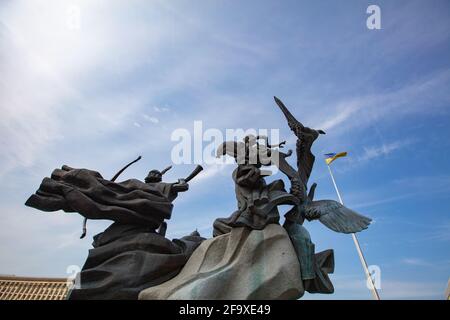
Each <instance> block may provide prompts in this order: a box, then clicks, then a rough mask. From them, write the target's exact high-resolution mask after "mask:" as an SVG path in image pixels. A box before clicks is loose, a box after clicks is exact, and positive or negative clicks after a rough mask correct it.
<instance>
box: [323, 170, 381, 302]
mask: <svg viewBox="0 0 450 320" xmlns="http://www.w3.org/2000/svg"><path fill="white" fill-rule="evenodd" d="M327 167H328V171H329V172H330V176H331V180H332V181H333V185H334V189H335V190H336V193H337V196H338V198H339V202H340V203H341V204H342V205H344V201H342V197H341V194H340V192H339V189H338V187H337V184H336V181H335V180H334V176H333V172H332V171H331V167H330V165H329V164H327ZM352 238H353V242H354V243H355V247H356V251H357V252H358V256H359V260H360V261H361V264H362V266H363V269H364V272H365V274H366V278H367V279H368V280H369V282H370V286H371V291H372V295H373V297H374V299H375V300H380V296H379V294H378V291H377V288H376V287H375V283H374V282H373V279H372V277H371V276H370V272H369V268H368V266H367V262H366V259H365V258H364V254H363V252H362V250H361V246H360V245H359V241H358V238H357V237H356V234H355V233H352Z"/></svg>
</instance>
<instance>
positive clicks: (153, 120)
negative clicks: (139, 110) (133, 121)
mask: <svg viewBox="0 0 450 320" xmlns="http://www.w3.org/2000/svg"><path fill="white" fill-rule="evenodd" d="M144 119H145V120H147V121H148V122H151V123H153V124H157V123H159V119H158V118H156V117H151V116H149V115H146V114H144Z"/></svg>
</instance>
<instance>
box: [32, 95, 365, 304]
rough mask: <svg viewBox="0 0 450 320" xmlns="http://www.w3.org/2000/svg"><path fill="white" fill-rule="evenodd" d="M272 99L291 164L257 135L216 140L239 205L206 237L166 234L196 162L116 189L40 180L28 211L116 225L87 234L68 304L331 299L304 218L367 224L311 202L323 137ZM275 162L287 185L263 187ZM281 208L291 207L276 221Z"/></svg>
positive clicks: (100, 181) (87, 181)
mask: <svg viewBox="0 0 450 320" xmlns="http://www.w3.org/2000/svg"><path fill="white" fill-rule="evenodd" d="M275 102H276V104H277V105H278V107H279V108H280V110H281V111H282V113H283V115H284V116H285V118H286V119H287V123H288V126H289V128H290V129H291V130H292V132H293V133H294V135H295V137H296V150H295V155H296V167H297V168H294V167H292V166H291V165H290V164H289V163H288V161H287V159H288V158H289V157H290V156H292V155H293V151H292V150H289V151H288V152H286V153H284V152H282V151H280V150H281V149H282V148H283V147H284V144H285V141H283V142H281V143H279V144H277V145H271V144H270V142H269V139H268V138H267V137H265V136H254V135H248V136H246V137H245V138H244V139H243V141H226V142H224V143H223V144H221V145H220V146H219V147H218V149H217V152H216V156H217V157H222V156H224V155H229V156H232V157H233V158H234V159H235V162H236V165H237V166H236V168H235V169H234V171H233V173H232V179H233V181H234V185H235V194H236V202H237V209H236V210H235V211H234V212H233V213H231V215H230V216H229V217H226V218H217V219H216V220H215V221H214V223H213V237H212V238H210V239H204V238H202V237H200V235H199V234H198V233H197V232H193V233H192V234H190V235H188V236H186V237H183V238H181V239H179V240H177V239H175V240H172V241H170V240H169V239H166V238H165V230H166V223H165V222H164V220H165V219H170V216H171V212H172V208H173V205H172V202H173V201H174V199H175V198H176V197H177V195H178V193H180V192H185V191H187V190H188V182H189V181H190V180H191V179H192V178H193V177H194V176H196V175H197V174H198V173H199V172H200V171H201V170H202V168H201V167H200V166H198V167H197V168H196V169H195V170H194V172H193V173H192V174H191V175H190V176H188V177H187V178H186V179H179V180H178V181H177V182H175V183H164V182H162V176H163V174H164V173H165V172H166V171H167V170H169V169H170V167H168V168H167V169H165V170H162V171H158V170H152V171H150V172H149V174H148V176H147V177H146V178H145V182H142V181H139V180H137V179H129V180H126V181H123V182H119V183H116V182H115V179H116V178H117V176H118V175H116V176H115V177H114V178H113V179H111V180H106V179H104V178H103V177H102V176H101V175H100V174H99V173H98V172H96V171H91V170H88V169H74V168H70V167H68V166H63V167H62V169H56V170H55V171H54V172H53V173H52V176H51V178H44V180H43V181H42V184H41V186H40V187H39V190H38V191H37V192H36V193H35V194H34V195H32V196H31V197H30V198H29V199H28V201H27V202H26V205H28V206H31V207H34V208H37V209H40V210H43V211H57V210H63V211H66V212H78V213H80V214H81V215H82V216H84V217H85V218H86V219H109V220H112V221H114V222H113V224H112V225H111V226H110V227H109V228H108V229H106V230H105V231H104V232H102V233H100V234H98V235H96V236H95V237H94V242H93V247H94V248H93V249H91V250H90V252H89V256H88V259H87V261H86V263H85V265H84V267H83V270H82V271H81V273H80V276H81V277H80V279H81V287H80V288H77V289H74V290H73V291H72V293H71V295H70V298H71V299H91V298H94V299H137V298H139V299H298V298H300V297H302V296H303V294H304V293H305V291H306V292H310V293H333V292H334V288H333V284H332V283H331V281H330V279H329V277H328V275H329V274H330V273H333V272H334V254H333V250H332V249H329V250H325V251H322V252H315V245H314V243H313V242H312V240H311V237H310V234H309V232H308V231H307V229H306V228H305V226H304V222H305V221H312V220H318V221H320V222H321V223H322V224H324V225H325V226H326V227H328V228H330V229H331V230H333V231H336V232H341V233H355V232H359V231H362V230H364V229H366V228H367V227H368V226H369V224H370V222H371V219H369V218H367V217H365V216H362V215H360V214H358V213H357V212H355V211H353V210H351V209H349V208H346V207H345V206H343V205H342V204H340V203H338V202H336V201H333V200H318V201H316V200H314V192H315V189H316V187H317V184H316V183H313V184H312V185H311V186H310V187H309V188H308V183H309V177H310V174H311V171H312V169H313V166H314V161H315V157H314V155H313V153H312V152H311V147H312V145H313V143H314V141H315V140H316V139H317V138H318V137H319V136H320V135H321V134H325V132H323V131H322V130H315V129H311V128H308V127H305V126H304V125H303V124H302V123H301V122H299V121H298V120H297V119H296V118H295V117H294V116H293V115H292V114H291V112H290V111H289V110H288V109H287V107H286V106H285V105H284V104H283V103H282V102H281V100H279V99H278V98H276V97H275ZM137 160H139V158H138V159H136V160H135V161H137ZM135 161H134V162H135ZM132 163H133V162H132ZM129 165H130V164H129ZM273 165H275V166H277V168H278V169H279V171H280V172H281V173H282V174H283V175H284V176H285V177H286V178H287V180H288V181H289V184H290V186H289V191H287V190H286V188H285V182H284V181H283V179H277V180H274V181H272V182H270V183H267V182H266V180H265V179H266V177H267V176H268V175H270V174H271V172H270V171H269V170H268V169H269V167H270V166H273ZM127 166H128V165H127ZM127 166H126V167H127ZM126 167H125V168H126ZM125 168H124V169H125ZM124 169H122V170H121V171H119V173H118V174H120V173H121V172H122V171H123V170H124ZM308 189H309V191H308ZM280 206H291V208H290V209H288V211H287V213H286V214H285V215H284V218H285V219H284V222H283V224H282V225H281V224H280V212H279V207H280ZM85 221H86V220H85Z"/></svg>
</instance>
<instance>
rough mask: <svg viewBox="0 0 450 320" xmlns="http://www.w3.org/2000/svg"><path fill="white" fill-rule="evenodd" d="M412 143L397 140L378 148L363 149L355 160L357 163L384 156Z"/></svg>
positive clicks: (410, 141)
mask: <svg viewBox="0 0 450 320" xmlns="http://www.w3.org/2000/svg"><path fill="white" fill-rule="evenodd" d="M411 143H412V140H399V141H393V142H390V143H383V144H382V145H380V146H369V147H364V148H363V149H364V153H363V154H362V155H361V156H359V157H358V158H357V160H358V161H368V160H372V159H375V158H378V157H382V156H386V155H389V154H391V153H392V152H394V151H396V150H398V149H401V148H404V147H406V146H408V145H410V144H411Z"/></svg>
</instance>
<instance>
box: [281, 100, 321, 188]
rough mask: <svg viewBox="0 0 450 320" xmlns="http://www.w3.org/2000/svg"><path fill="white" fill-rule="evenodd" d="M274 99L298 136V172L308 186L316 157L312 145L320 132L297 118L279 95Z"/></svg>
mask: <svg viewBox="0 0 450 320" xmlns="http://www.w3.org/2000/svg"><path fill="white" fill-rule="evenodd" d="M274 99H275V102H276V103H277V105H278V107H279V108H280V109H281V111H282V112H283V114H284V116H285V117H286V119H287V122H288V126H289V128H290V129H291V130H292V131H293V132H294V134H295V136H296V137H297V144H296V153H297V168H298V174H299V177H300V180H301V182H302V183H303V185H304V186H305V187H306V186H307V184H308V179H309V176H310V175H311V171H312V168H313V165H314V161H315V159H316V158H315V157H314V155H313V154H312V152H311V146H312V144H313V142H314V141H315V140H316V139H317V137H318V133H317V132H316V131H315V130H312V129H310V128H307V127H305V126H304V125H303V124H302V123H301V122H300V121H298V120H297V119H295V117H294V116H293V115H292V113H291V112H290V111H289V110H288V108H286V106H285V105H284V103H283V102H282V101H281V100H280V99H278V98H277V97H274Z"/></svg>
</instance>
